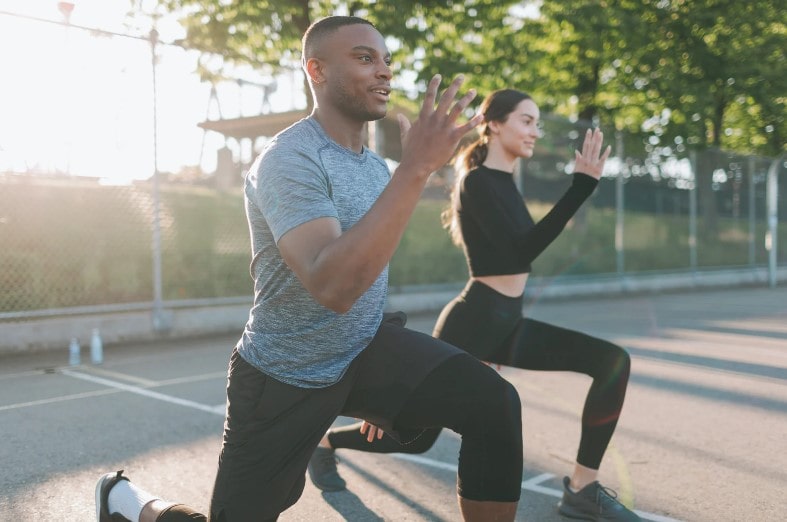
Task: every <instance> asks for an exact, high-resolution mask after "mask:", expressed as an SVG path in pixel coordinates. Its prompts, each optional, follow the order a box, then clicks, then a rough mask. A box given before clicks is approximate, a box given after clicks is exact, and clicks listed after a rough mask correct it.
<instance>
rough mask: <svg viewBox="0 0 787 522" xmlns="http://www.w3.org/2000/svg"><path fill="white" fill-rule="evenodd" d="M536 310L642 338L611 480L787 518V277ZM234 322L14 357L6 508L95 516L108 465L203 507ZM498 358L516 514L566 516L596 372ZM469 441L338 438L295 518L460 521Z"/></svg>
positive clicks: (709, 506) (2, 503)
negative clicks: (323, 483)
mask: <svg viewBox="0 0 787 522" xmlns="http://www.w3.org/2000/svg"><path fill="white" fill-rule="evenodd" d="M405 311H406V310H405ZM525 313H526V314H528V315H530V316H532V317H534V318H537V319H540V320H543V321H548V322H551V323H554V324H559V325H562V326H565V327H569V328H574V329H578V330H581V331H584V332H587V333H590V334H593V335H597V336H600V337H604V338H607V339H610V340H613V341H615V342H617V343H619V344H621V345H622V346H624V347H626V348H627V349H628V350H629V352H630V354H631V355H632V377H631V382H630V386H629V391H628V395H627V398H626V404H625V406H624V409H623V414H622V417H621V419H620V422H619V424H618V429H617V431H616V434H615V437H614V438H613V441H612V446H611V447H610V448H609V450H608V451H607V454H606V456H605V459H604V463H603V465H602V468H601V476H600V479H601V481H602V483H603V484H605V485H606V486H609V487H611V488H613V489H615V490H616V491H617V493H618V495H619V497H621V498H622V499H623V501H624V502H625V503H626V504H628V505H632V504H633V505H634V507H635V509H636V510H637V511H638V512H639V513H640V514H641V515H642V516H643V519H645V520H652V521H670V520H682V521H714V522H717V521H750V520H751V521H782V520H784V519H785V518H787V496H785V494H784V492H785V491H787V452H786V451H785V449H787V288H776V289H771V288H746V289H734V290H716V291H702V292H695V293H674V294H662V295H641V296H631V297H625V298H603V299H600V298H596V299H590V298H582V299H575V300H570V299H564V300H560V301H549V302H538V301H535V302H531V303H528V305H527V306H526V309H525ZM435 318H436V316H435V314H425V315H417V316H411V317H410V321H409V323H408V326H410V327H412V328H414V329H417V330H421V331H425V332H430V331H431V327H432V325H433V323H434V320H435ZM239 333H240V332H238V334H239ZM236 338H237V335H232V336H219V337H209V338H198V339H190V340H162V341H158V342H155V343H147V344H126V345H117V346H107V347H106V348H105V353H104V364H103V365H101V366H91V365H89V364H85V365H82V366H75V367H69V366H67V361H68V353H67V352H68V350H67V343H66V342H64V348H63V350H62V352H58V353H54V352H52V353H41V354H29V355H23V356H5V357H2V358H0V441H1V442H0V463H2V465H1V466H0V521H3V522H5V521H36V522H40V521H50V520H52V521H55V520H56V521H89V520H93V519H94V517H95V515H94V501H93V490H94V486H95V482H96V479H97V478H98V477H99V476H100V475H101V474H103V473H105V472H108V471H114V470H116V469H121V468H123V469H125V470H126V474H127V475H128V476H130V477H131V478H132V480H133V481H134V482H136V483H138V484H139V485H140V486H142V487H144V488H146V489H149V490H151V491H155V492H157V493H159V494H161V496H162V497H164V498H165V499H168V500H175V501H179V502H184V503H188V504H190V505H192V506H194V507H196V508H198V509H206V508H207V504H208V500H209V497H210V490H211V487H212V482H213V478H214V473H215V466H216V459H217V455H218V451H219V445H220V437H221V429H222V421H223V411H224V386H225V374H226V367H227V361H228V357H229V353H230V350H231V349H232V346H233V344H234V343H235V341H236ZM84 359H85V357H84V355H83V360H84ZM501 372H502V373H503V375H504V376H505V377H506V378H508V379H509V380H510V381H511V382H513V383H514V384H515V385H516V387H517V389H518V390H519V392H520V395H521V397H522V403H523V419H524V433H525V442H524V451H525V471H524V474H523V477H522V498H521V501H520V508H519V512H518V520H531V521H546V522H549V521H559V520H561V518H560V517H559V516H558V515H557V513H556V508H555V505H556V502H557V500H558V498H559V496H560V488H561V484H560V480H561V478H562V476H563V475H564V474H567V473H568V472H569V471H570V469H571V466H572V463H573V460H574V457H575V452H576V447H577V441H578V436H579V416H580V414H581V410H582V402H583V400H584V396H585V392H586V390H587V387H588V385H589V378H587V377H584V376H580V375H574V374H570V373H562V372H560V373H544V372H533V371H523V370H513V369H507V368H503V369H502V370H501ZM350 420H351V419H346V418H340V419H338V420H337V423H345V422H349V421H350ZM458 448H459V440H458V438H457V436H456V435H455V434H453V433H452V432H448V431H444V432H443V434H442V435H441V437H440V439H439V440H438V443H437V444H436V445H435V447H434V448H432V449H431V450H430V451H429V452H428V453H425V454H423V455H418V456H406V455H374V454H363V453H359V452H352V451H346V450H340V451H339V452H338V453H337V454H338V455H339V458H340V460H341V461H340V463H339V470H340V472H341V473H342V475H343V476H344V477H345V478H346V479H347V481H348V485H349V489H348V490H347V491H345V492H340V493H328V494H323V493H321V492H320V491H319V490H317V489H316V488H314V487H313V486H312V485H311V484H310V483H309V482H308V481H307V486H306V490H305V492H304V495H303V497H302V499H301V500H300V501H299V502H298V504H296V505H295V506H294V507H293V508H291V509H290V510H288V511H286V512H285V513H284V514H283V515H282V517H281V520H282V521H319V520H325V521H339V520H352V521H356V520H357V521H379V520H390V521H454V520H459V511H458V508H457V503H456V497H455V473H456V461H457V451H458Z"/></svg>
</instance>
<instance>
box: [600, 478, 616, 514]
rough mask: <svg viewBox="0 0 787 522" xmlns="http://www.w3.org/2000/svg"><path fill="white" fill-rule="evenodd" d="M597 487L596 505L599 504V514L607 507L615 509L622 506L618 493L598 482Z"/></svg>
mask: <svg viewBox="0 0 787 522" xmlns="http://www.w3.org/2000/svg"><path fill="white" fill-rule="evenodd" d="M596 486H597V487H596V504H598V509H599V513H603V512H604V508H605V507H610V508H614V507H615V506H617V505H618V504H620V501H619V500H618V493H617V491H615V490H614V489H612V488H608V487H606V486H602V485H601V483H599V482H596Z"/></svg>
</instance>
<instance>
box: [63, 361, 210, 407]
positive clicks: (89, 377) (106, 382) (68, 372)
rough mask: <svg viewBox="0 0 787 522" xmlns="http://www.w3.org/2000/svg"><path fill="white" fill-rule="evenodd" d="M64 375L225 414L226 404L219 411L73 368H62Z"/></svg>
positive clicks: (151, 397) (179, 404) (180, 404)
mask: <svg viewBox="0 0 787 522" xmlns="http://www.w3.org/2000/svg"><path fill="white" fill-rule="evenodd" d="M62 373H63V375H67V376H69V377H74V378H75V379H82V380H83V381H89V382H93V383H96V384H101V385H104V386H109V387H110V388H116V389H118V390H123V391H127V392H129V393H135V394H137V395H142V396H144V397H148V398H150V399H156V400H159V401H163V402H169V403H171V404H177V405H178V406H185V407H187V408H192V409H195V410H199V411H204V412H207V413H212V414H214V415H217V414H218V415H224V406H222V407H221V411H217V410H216V407H215V406H208V405H206V404H200V403H198V402H194V401H190V400H187V399H181V398H179V397H173V396H172V395H165V394H163V393H159V392H154V391H152V390H146V389H145V388H140V387H139V386H132V385H130V384H125V383H122V382H116V381H110V380H109V379H104V378H102V377H96V376H95V375H88V374H86V373H79V372H73V371H71V370H62Z"/></svg>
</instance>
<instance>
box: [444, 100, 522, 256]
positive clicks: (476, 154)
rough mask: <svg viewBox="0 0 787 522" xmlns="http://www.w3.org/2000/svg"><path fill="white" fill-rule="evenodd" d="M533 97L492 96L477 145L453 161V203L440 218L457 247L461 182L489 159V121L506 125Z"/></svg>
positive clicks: (483, 106) (486, 102)
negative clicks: (514, 113) (513, 113)
mask: <svg viewBox="0 0 787 522" xmlns="http://www.w3.org/2000/svg"><path fill="white" fill-rule="evenodd" d="M530 99H532V98H531V96H530V95H529V94H527V93H524V92H522V91H518V90H516V89H501V90H499V91H495V92H493V93H491V94H489V95H488V96H487V97H486V98H484V101H483V102H481V107H480V108H479V111H480V112H481V114H483V115H484V122H483V123H482V124H481V125H479V127H478V134H479V137H478V139H477V140H475V141H474V142H472V143H470V144H469V145H467V146H465V147H463V148H462V150H460V151H459V153H458V154H457V156H456V159H455V160H454V166H455V169H454V171H455V180H454V185H453V187H452V188H451V201H450V203H449V204H448V207H446V209H445V210H443V212H442V214H441V215H440V218H441V221H442V223H443V228H445V229H446V230H448V234H449V235H450V236H451V240H452V241H453V242H454V244H455V245H457V246H460V247H461V246H462V243H463V240H462V231H461V229H460V228H459V219H458V216H457V215H456V208H457V207H458V206H459V191H460V188H461V186H462V179H464V177H465V175H467V173H468V172H470V171H471V170H473V169H474V168H476V167H480V166H481V165H483V164H484V161H485V160H486V155H487V153H488V152H489V149H488V145H487V143H488V140H489V126H488V124H489V122H490V121H498V122H501V123H503V122H505V121H506V120H507V119H508V116H509V115H510V114H511V113H512V112H513V111H514V109H515V108H516V106H517V105H519V104H520V102H522V100H530Z"/></svg>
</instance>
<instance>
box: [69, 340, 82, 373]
mask: <svg viewBox="0 0 787 522" xmlns="http://www.w3.org/2000/svg"><path fill="white" fill-rule="evenodd" d="M79 352H80V348H79V340H78V339H77V338H76V337H72V338H71V344H69V345H68V364H70V365H71V366H77V365H78V364H79V363H80V354H79Z"/></svg>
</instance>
